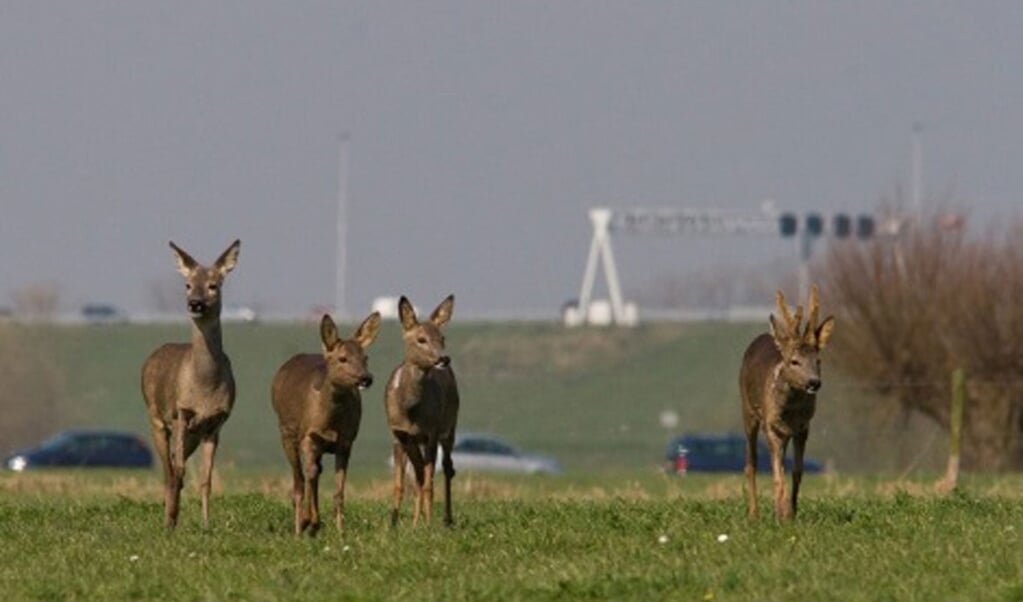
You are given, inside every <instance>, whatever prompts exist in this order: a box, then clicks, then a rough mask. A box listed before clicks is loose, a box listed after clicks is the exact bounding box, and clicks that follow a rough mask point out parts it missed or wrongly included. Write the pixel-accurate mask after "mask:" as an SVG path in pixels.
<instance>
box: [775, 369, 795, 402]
mask: <svg viewBox="0 0 1023 602" xmlns="http://www.w3.org/2000/svg"><path fill="white" fill-rule="evenodd" d="M783 368H785V363H784V362H778V365H776V366H775V367H774V370H772V371H771V387H770V390H771V391H774V394H775V396H776V397H777V398H778V400H779V401H785V400H786V399H788V397H789V396H791V395H792V387H791V386H789V384H788V383H787V382H785V379H784V378H782V377H781V371H782V369H783Z"/></svg>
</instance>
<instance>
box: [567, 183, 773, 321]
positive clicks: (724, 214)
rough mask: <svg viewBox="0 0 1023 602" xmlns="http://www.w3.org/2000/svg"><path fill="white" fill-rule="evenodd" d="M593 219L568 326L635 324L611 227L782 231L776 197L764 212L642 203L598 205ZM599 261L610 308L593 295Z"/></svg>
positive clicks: (728, 232)
mask: <svg viewBox="0 0 1023 602" xmlns="http://www.w3.org/2000/svg"><path fill="white" fill-rule="evenodd" d="M590 222H591V224H592V226H593V238H592V239H591V240H590V252H589V255H588V257H587V259H586V269H585V271H584V272H583V284H582V288H581V290H580V291H579V302H578V305H576V306H575V307H568V308H566V310H565V315H564V316H563V318H564V321H565V324H566V325H568V326H578V325H581V324H600V325H606V324H610V323H614V324H616V325H619V326H633V325H635V324H636V322H637V311H636V305H635V304H634V303H627V302H625V301H624V299H623V297H622V290H621V284H620V283H619V281H618V268H617V266H616V265H615V259H614V253H613V252H612V250H611V232H612V231H620V232H624V233H628V234H642V235H646V234H668V235H678V234H690V235H692V234H703V235H747V234H777V232H778V214H777V211H775V209H774V207H773V204H772V203H765V205H764V207H763V209H762V211H760V212H748V211H747V212H741V211H724V210H717V209H644V208H636V209H626V210H612V209H609V208H607V207H595V208H593V209H590ZM601 262H603V264H604V278H605V280H606V282H607V293H608V297H609V301H610V308H609V309H610V312H608V311H607V309H608V308H607V307H606V302H605V303H602V302H601V301H599V300H594V299H593V286H594V284H595V280H596V277H597V269H598V268H599V265H598V264H600V263H601Z"/></svg>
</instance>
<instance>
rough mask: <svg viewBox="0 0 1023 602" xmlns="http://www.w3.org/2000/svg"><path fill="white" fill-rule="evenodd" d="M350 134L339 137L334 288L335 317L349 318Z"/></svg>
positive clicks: (345, 133)
mask: <svg viewBox="0 0 1023 602" xmlns="http://www.w3.org/2000/svg"><path fill="white" fill-rule="evenodd" d="M349 142H350V136H349V134H348V132H342V133H341V135H340V136H339V137H338V162H337V257H336V258H335V259H336V262H337V281H336V282H335V285H336V288H335V289H334V317H335V318H336V319H337V320H339V321H344V320H346V319H347V318H348V308H347V306H346V296H347V294H348V291H347V277H348V145H349Z"/></svg>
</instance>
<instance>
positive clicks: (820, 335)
mask: <svg viewBox="0 0 1023 602" xmlns="http://www.w3.org/2000/svg"><path fill="white" fill-rule="evenodd" d="M834 329H835V318H834V317H833V316H828V317H826V318H824V321H823V322H821V325H820V326H818V327H817V330H815V331H814V333H813V334H814V339H815V341H816V346H817V350H818V351H820V350H821V349H824V348H825V347H827V345H828V340H830V339H831V332H832V331H833V330H834Z"/></svg>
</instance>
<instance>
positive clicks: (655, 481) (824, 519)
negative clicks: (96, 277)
mask: <svg viewBox="0 0 1023 602" xmlns="http://www.w3.org/2000/svg"><path fill="white" fill-rule="evenodd" d="M227 474H228V477H229V478H225V479H224V481H225V483H223V484H221V485H220V486H219V487H218V488H217V491H216V494H215V497H214V500H213V519H212V523H213V524H212V526H211V529H210V530H209V531H203V530H202V529H201V528H200V527H199V526H198V507H197V506H198V504H197V501H196V495H195V491H194V486H193V487H189V489H188V490H187V491H186V496H185V506H184V509H183V516H182V525H181V527H179V529H178V531H177V532H175V533H173V534H169V533H166V532H165V531H164V530H163V528H162V522H161V517H162V508H161V506H160V503H159V499H160V493H159V484H158V483H157V481H156V479H155V477H154V476H153V475H150V474H148V473H144V474H142V475H138V474H135V473H117V472H111V473H99V474H96V473H84V472H82V473H74V472H72V473H60V472H57V473H50V472H43V473H35V474H27V473H26V474H6V475H2V476H0V541H2V542H3V545H2V546H0V591H3V595H4V599H7V600H122V599H123V600H130V599H138V600H282V599H292V600H298V599H301V600H394V599H412V598H414V599H416V600H449V601H456V600H576V599H590V600H800V601H806V600H870V601H877V600H970V601H978V600H1005V601H1009V600H1023V539H1021V535H1023V533H1021V530H1023V480H1021V479H1020V478H1019V477H1016V478H1002V479H997V480H995V479H971V480H968V481H967V482H966V483H965V486H964V487H963V488H962V489H961V490H960V491H959V492H958V493H955V494H953V495H951V496H948V497H940V496H937V495H935V494H934V493H933V491H932V487H931V486H930V485H929V484H927V483H919V482H910V481H900V482H888V481H881V480H869V479H864V478H856V479H849V478H844V477H824V476H815V477H810V478H808V480H807V482H806V489H805V494H804V496H803V498H802V501H803V504H802V505H801V514H800V517H799V519H798V521H797V522H796V523H795V524H790V525H784V526H778V525H776V524H775V523H774V521H773V520H771V519H768V518H764V519H761V520H760V521H758V522H755V523H750V522H748V521H747V520H746V519H745V517H744V508H743V501H742V497H741V479H740V477H738V476H733V477H727V478H693V477H687V478H684V479H669V478H666V477H660V476H655V475H641V476H636V475H632V476H629V475H600V476H588V477H582V476H580V477H573V478H571V479H560V480H557V479H540V480H530V479H526V478H510V477H509V478H502V479H494V478H486V479H484V478H480V477H474V476H472V475H460V476H459V477H458V478H457V479H456V484H457V487H456V490H455V500H456V519H457V524H456V526H455V527H454V528H453V529H450V530H448V529H444V528H442V527H440V526H439V524H435V525H433V526H431V527H429V528H419V529H412V528H410V525H409V524H408V522H407V517H408V513H407V506H406V514H405V518H406V521H405V522H404V523H403V524H402V525H400V526H399V528H398V529H397V530H391V529H389V528H388V527H387V526H386V514H387V502H386V497H387V484H386V482H384V481H383V480H380V479H370V478H367V477H361V478H356V479H355V482H354V483H353V484H352V488H351V494H350V497H349V500H350V502H349V504H348V517H349V521H348V529H347V531H346V532H345V534H344V535H343V536H339V534H338V533H337V532H336V531H335V530H334V528H333V525H327V526H326V527H325V529H324V531H323V532H322V533H321V534H320V536H319V537H317V538H313V539H310V538H302V539H295V538H294V537H293V536H292V535H291V534H290V526H291V519H290V512H291V510H290V506H289V505H288V503H287V502H286V493H285V492H286V487H287V485H286V483H285V481H284V480H283V479H281V478H278V477H276V476H267V475H258V474H242V473H240V472H239V473H233V472H230V471H228V473H227ZM764 501H765V502H766V501H767V500H766V499H765V500H764Z"/></svg>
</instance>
